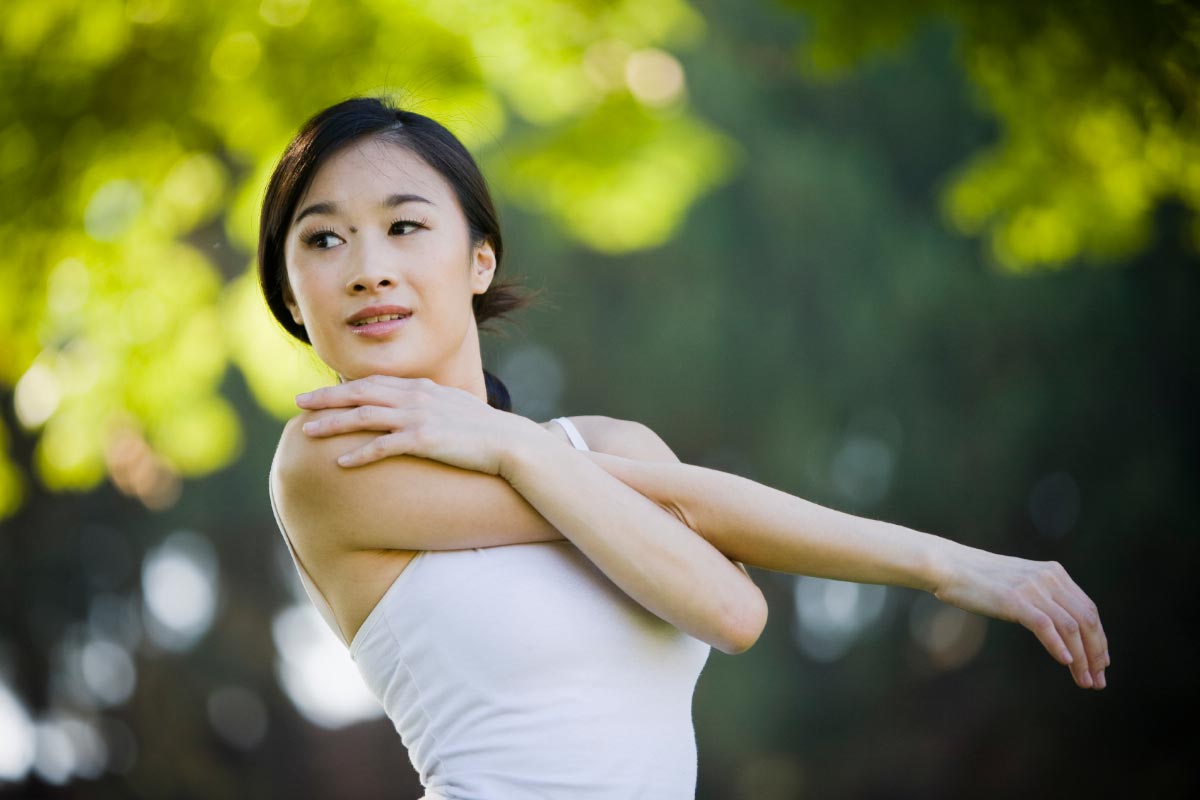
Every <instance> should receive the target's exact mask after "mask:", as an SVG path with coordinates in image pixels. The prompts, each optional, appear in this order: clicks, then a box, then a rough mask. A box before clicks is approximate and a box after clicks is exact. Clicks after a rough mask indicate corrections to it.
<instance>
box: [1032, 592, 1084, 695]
mask: <svg viewBox="0 0 1200 800" xmlns="http://www.w3.org/2000/svg"><path fill="white" fill-rule="evenodd" d="M1043 610H1044V611H1045V613H1046V614H1047V615H1048V616H1049V617H1050V618H1051V619H1052V620H1053V621H1054V627H1055V630H1056V631H1057V632H1058V635H1059V638H1060V639H1061V640H1062V641H1063V642H1065V643H1066V645H1067V649H1068V650H1070V652H1071V664H1070V667H1071V676H1072V677H1073V678H1074V679H1075V683H1076V684H1078V685H1079V686H1081V687H1083V688H1084V689H1090V688H1092V687H1093V686H1094V685H1095V679H1094V678H1093V676H1092V671H1091V669H1090V666H1089V664H1090V662H1089V661H1088V654H1087V648H1085V647H1084V646H1083V637H1082V636H1081V635H1080V627H1079V622H1078V621H1077V620H1076V619H1075V618H1074V617H1073V616H1071V614H1070V612H1068V611H1067V610H1066V609H1065V608H1063V607H1062V606H1060V605H1059V604H1058V603H1056V602H1054V601H1053V600H1049V601H1047V603H1046V608H1045V609H1043Z"/></svg>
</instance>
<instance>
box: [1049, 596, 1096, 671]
mask: <svg viewBox="0 0 1200 800" xmlns="http://www.w3.org/2000/svg"><path fill="white" fill-rule="evenodd" d="M1055 599H1056V600H1057V601H1058V604H1059V605H1060V606H1062V607H1063V608H1064V609H1065V611H1066V612H1067V613H1069V614H1070V615H1071V617H1073V618H1074V620H1075V621H1076V622H1077V624H1078V628H1079V638H1080V647H1082V648H1083V652H1084V658H1085V659H1086V661H1087V666H1088V670H1089V671H1090V673H1091V684H1092V687H1093V688H1096V689H1103V688H1104V687H1105V685H1106V681H1105V678H1104V670H1105V668H1106V667H1107V666H1108V665H1109V663H1110V659H1109V655H1108V637H1107V636H1105V635H1104V627H1103V626H1102V625H1101V624H1100V615H1099V613H1098V612H1097V610H1096V605H1095V603H1093V602H1092V601H1091V600H1090V599H1088V596H1087V595H1085V594H1084V593H1083V592H1082V591H1080V590H1078V587H1076V589H1075V591H1068V592H1065V593H1064V595H1063V596H1061V597H1056V598H1055Z"/></svg>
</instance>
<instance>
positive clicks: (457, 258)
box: [259, 98, 1109, 798]
mask: <svg viewBox="0 0 1200 800" xmlns="http://www.w3.org/2000/svg"><path fill="white" fill-rule="evenodd" d="M502 255H503V246H502V238H501V235H500V229H499V225H498V223H497V219H496V214H495V211H494V209H493V206H492V202H491V199H490V197H489V195H488V190H487V187H486V184H485V182H484V179H483V177H482V176H481V175H480V173H479V171H478V168H477V166H476V164H475V162H474V161H473V159H472V158H471V156H470V155H469V154H468V153H467V151H466V150H465V148H463V146H462V145H461V144H460V143H459V142H458V141H457V140H456V139H455V138H454V137H453V136H452V135H451V134H450V133H449V132H448V131H446V129H445V128H443V127H442V126H441V125H439V124H438V123H436V122H434V121H433V120H430V119H428V118H427V117H423V116H421V115H418V114H414V113H411V112H407V111H402V110H398V109H396V108H394V107H392V106H390V105H388V104H387V103H386V102H383V101H381V100H378V99H375V98H354V99H351V100H347V101H345V102H342V103H339V104H337V105H334V106H332V107H330V108H328V109H326V110H324V111H322V112H321V113H319V114H317V115H316V116H315V117H313V118H312V119H311V120H310V121H309V122H308V123H307V124H306V125H305V126H304V128H303V129H302V130H301V132H300V133H299V134H298V136H297V137H296V139H295V140H294V141H293V142H292V143H291V145H290V146H289V147H288V149H287V151H286V152H285V154H284V156H283V158H282V159H281V160H280V163H279V165H278V166H277V168H276V170H275V173H274V175H273V176H272V178H271V182H270V184H269V186H268V189H267V192H266V195H265V198H264V203H263V211H262V220H261V230H260V239H259V276H260V282H261V285H262V289H263V292H264V295H265V297H266V300H267V303H268V305H269V307H270V308H271V310H272V312H273V314H274V315H275V317H276V318H277V319H278V320H279V322H280V323H281V324H282V325H283V326H284V328H285V329H286V330H288V331H289V332H290V333H291V334H292V335H293V336H295V337H297V338H298V339H300V340H301V341H304V342H307V343H310V344H311V345H312V347H313V349H314V350H315V351H316V353H317V354H318V355H319V356H320V358H321V359H322V360H323V361H324V362H325V363H326V364H328V365H329V366H330V367H331V368H333V369H334V370H335V371H336V372H337V374H338V376H339V378H340V380H341V383H340V384H339V385H335V386H330V387H324V388H321V389H318V390H316V391H314V392H310V393H307V394H305V395H301V396H299V397H298V398H297V403H298V404H299V405H300V406H301V408H303V409H304V411H303V412H302V413H301V414H299V415H298V416H297V417H296V418H294V419H293V420H291V421H289V423H288V424H287V425H286V426H285V428H284V431H283V434H282V436H281V439H280V444H279V449H278V451H277V452H276V456H275V460H274V463H273V465H272V473H271V476H270V481H269V483H270V488H271V494H272V503H273V507H274V508H275V509H276V519H277V521H278V523H279V526H280V529H281V531H282V532H283V535H284V538H285V539H286V540H287V542H288V545H289V548H290V550H291V552H292V554H293V556H294V558H295V560H296V565H297V569H298V570H299V573H300V575H301V577H302V579H303V581H304V585H305V588H306V590H307V591H308V593H309V596H310V598H311V599H312V601H313V603H314V605H316V607H317V608H318V610H319V611H320V612H321V614H322V616H323V617H324V618H325V619H326V621H327V622H328V623H329V625H330V627H331V628H332V629H333V630H334V632H335V633H337V634H338V635H339V636H341V637H342V638H343V640H344V641H345V642H346V643H347V646H348V647H349V648H350V653H351V656H352V657H353V658H354V660H355V662H356V663H357V665H358V667H359V670H360V672H361V673H362V675H363V678H364V679H365V681H366V683H367V685H368V686H369V687H370V688H371V689H372V690H373V691H374V692H375V694H376V696H377V697H378V698H379V700H380V702H381V703H382V704H383V706H384V707H385V709H386V711H387V713H388V716H389V717H390V718H391V720H392V721H393V723H394V724H395V727H396V729H397V731H398V732H399V733H400V735H401V737H402V740H403V742H404V744H405V746H406V747H407V748H408V751H409V755H410V757H411V759H412V762H413V765H414V767H416V769H417V771H418V773H419V775H420V778H421V781H422V783H423V785H424V786H425V787H426V791H427V795H426V796H427V797H429V798H501V797H503V798H524V797H554V798H558V797H565V798H631V797H647V798H683V797H692V796H694V792H695V779H696V751H695V739H694V733H693V729H692V720H691V699H692V691H693V689H694V687H695V682H696V679H697V677H698V676H699V673H700V670H701V669H702V667H703V665H704V662H705V660H706V658H707V656H708V652H709V647H710V646H712V647H717V648H718V649H720V650H722V651H723V652H726V653H739V652H742V651H744V650H745V649H747V648H748V647H750V646H751V645H752V644H753V643H754V641H755V640H756V639H757V638H758V635H759V633H760V632H761V631H762V628H763V626H764V624H765V622H766V615H767V606H766V603H765V601H764V599H763V596H762V593H761V592H760V591H759V590H758V588H757V587H756V586H755V585H754V583H753V582H752V581H751V580H750V578H749V576H748V574H747V573H746V571H745V569H744V568H743V567H742V566H741V563H738V562H743V563H748V564H752V565H756V566H760V567H763V568H767V569H773V570H782V571H787V572H794V573H803V574H809V575H817V576H822V577H828V578H837V579H842V580H850V581H859V582H867V583H887V584H894V585H900V586H909V587H915V588H920V589H924V590H927V591H930V592H933V593H934V594H935V595H936V596H937V597H939V598H940V599H942V600H944V601H946V602H949V603H952V604H954V605H957V606H959V607H961V608H964V609H967V610H970V611H974V612H977V613H982V614H988V615H991V616H995V617H999V618H1002V619H1008V620H1012V621H1016V622H1019V623H1021V624H1023V625H1025V626H1027V627H1028V628H1030V629H1031V630H1032V631H1033V632H1034V633H1035V634H1036V635H1037V637H1038V639H1039V640H1040V641H1041V642H1042V644H1043V646H1045V647H1046V648H1047V650H1049V652H1050V653H1051V654H1052V655H1053V656H1054V657H1055V658H1056V659H1057V660H1058V661H1060V662H1061V663H1063V664H1069V665H1070V667H1071V671H1072V673H1073V675H1074V678H1075V680H1076V682H1077V683H1078V684H1079V685H1080V686H1084V687H1095V688H1103V686H1104V668H1105V667H1106V666H1108V663H1109V657H1108V652H1107V642H1106V640H1105V637H1104V632H1103V629H1102V628H1101V626H1100V622H1099V618H1098V616H1097V613H1096V609H1095V606H1094V605H1093V604H1092V603H1091V601H1090V600H1089V599H1088V597H1087V596H1086V595H1085V594H1084V593H1083V592H1082V591H1081V590H1080V589H1079V588H1078V587H1077V586H1076V585H1075V584H1074V582H1073V581H1072V580H1071V579H1070V577H1069V576H1068V575H1067V574H1066V572H1065V571H1064V570H1063V569H1062V567H1061V566H1059V565H1058V564H1057V563H1055V562H1032V561H1026V560H1023V559H1018V558H1010V557H1005V556H999V555H994V554H991V553H986V552H984V551H981V550H977V549H974V548H970V547H966V546H963V545H959V544H956V543H954V542H951V541H948V540H945V539H941V538H939V537H936V536H932V535H929V534H925V533H920V532H917V531H912V530H909V529H906V528H903V527H901V526H897V525H891V524H888V523H885V522H879V521H874V520H868V519H862V518H859V517H854V516H851V515H848V514H843V513H840V512H837V511H833V510H830V509H826V508H822V507H821V506H818V505H815V504H812V503H808V502H806V501H804V500H801V499H799V498H796V497H793V496H791V495H789V494H786V493H784V492H780V491H777V490H775V489H771V488H769V487H766V486H763V485H761V484H757V483H755V482H753V481H750V480H747V479H745V478H742V477H739V476H736V475H730V474H726V473H723V472H720V471H717V470H711V469H706V468H703V467H697V466H693V465H690V464H683V463H680V462H679V460H678V459H677V458H675V456H674V454H673V453H672V452H671V451H670V449H669V448H668V447H667V446H666V445H665V444H664V443H663V442H662V440H661V439H660V438H659V437H658V436H656V435H655V434H654V433H653V432H652V431H651V430H649V429H648V428H647V427H646V426H644V425H641V424H639V423H636V422H630V421H624V420H615V419H611V418H608V417H596V416H585V417H573V418H557V419H555V420H551V421H550V422H547V423H544V424H539V423H536V422H534V421H532V420H529V419H527V418H525V417H521V416H519V415H517V414H514V413H511V411H510V404H509V401H508V394H507V392H506V391H505V389H504V387H503V384H501V382H500V381H499V380H497V379H496V378H495V377H494V376H492V375H491V374H489V373H487V372H485V371H484V370H483V366H482V359H481V353H480V343H479V328H478V325H479V323H482V322H483V321H485V320H487V319H489V318H491V317H494V316H498V315H499V314H502V313H504V312H505V311H507V310H511V309H513V308H518V307H521V306H522V305H523V304H525V303H526V302H527V300H528V298H527V297H526V296H523V295H521V294H519V293H518V292H517V291H516V290H515V289H514V287H513V285H512V284H504V283H500V282H497V281H496V280H495V279H496V273H497V272H498V270H499V268H500V264H501V258H502Z"/></svg>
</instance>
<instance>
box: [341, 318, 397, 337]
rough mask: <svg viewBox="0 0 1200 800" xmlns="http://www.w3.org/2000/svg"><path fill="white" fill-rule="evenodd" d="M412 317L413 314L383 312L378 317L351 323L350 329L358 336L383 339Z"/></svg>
mask: <svg viewBox="0 0 1200 800" xmlns="http://www.w3.org/2000/svg"><path fill="white" fill-rule="evenodd" d="M410 319H412V314H406V315H404V316H401V315H399V314H381V315H379V316H377V317H367V318H366V319H364V320H361V321H359V322H355V323H350V330H352V331H354V333H355V334H356V335H358V336H365V337H366V338H368V339H383V338H385V337H387V336H390V335H392V334H393V333H395V332H396V331H398V330H400V329H401V328H403V327H404V326H405V325H407V324H408V321H409V320H410Z"/></svg>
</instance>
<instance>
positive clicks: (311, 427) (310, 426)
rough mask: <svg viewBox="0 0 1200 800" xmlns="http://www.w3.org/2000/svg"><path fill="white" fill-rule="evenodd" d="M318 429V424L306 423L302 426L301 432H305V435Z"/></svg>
mask: <svg viewBox="0 0 1200 800" xmlns="http://www.w3.org/2000/svg"><path fill="white" fill-rule="evenodd" d="M316 429H317V423H315V422H306V423H304V424H303V425H302V426H301V430H303V431H304V432H305V433H312V432H313V431H315V430H316Z"/></svg>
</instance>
